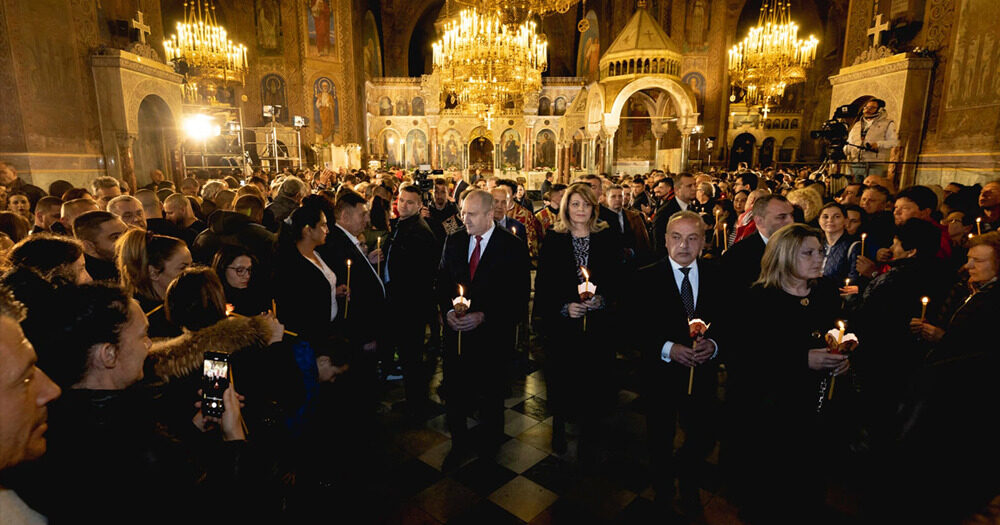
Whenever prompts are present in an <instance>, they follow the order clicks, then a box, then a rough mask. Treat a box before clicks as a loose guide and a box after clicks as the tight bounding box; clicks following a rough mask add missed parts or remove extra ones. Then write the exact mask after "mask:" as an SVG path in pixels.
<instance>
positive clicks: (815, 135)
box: [809, 105, 854, 161]
mask: <svg viewBox="0 0 1000 525" xmlns="http://www.w3.org/2000/svg"><path fill="white" fill-rule="evenodd" d="M853 116H854V115H853V114H852V113H851V106H848V105H844V106H840V107H838V108H837V109H836V110H834V112H833V116H832V117H830V120H827V121H826V122H824V123H823V125H822V126H820V128H819V129H815V130H812V131H810V132H809V137H810V138H812V139H813V140H819V141H820V142H821V143H822V144H823V151H824V154H825V155H824V156H825V157H826V158H827V159H830V160H835V161H836V160H844V159H846V158H847V156H846V155H845V154H844V146H845V145H847V136H848V135H849V134H850V128H848V126H847V120H848V119H850V118H852V117H853Z"/></svg>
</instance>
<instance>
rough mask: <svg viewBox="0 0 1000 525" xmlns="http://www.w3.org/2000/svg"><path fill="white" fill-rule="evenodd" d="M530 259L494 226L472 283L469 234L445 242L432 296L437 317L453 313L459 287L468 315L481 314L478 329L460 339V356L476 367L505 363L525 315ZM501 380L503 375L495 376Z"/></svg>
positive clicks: (450, 334)
mask: <svg viewBox="0 0 1000 525" xmlns="http://www.w3.org/2000/svg"><path fill="white" fill-rule="evenodd" d="M530 279H531V277H530V259H529V257H528V250H527V249H526V248H525V246H524V244H523V243H522V242H521V241H520V240H519V239H517V238H516V237H514V235H512V234H511V233H510V232H508V231H507V230H504V229H503V228H499V227H496V226H494V229H493V233H492V235H491V237H490V242H489V244H487V245H486V249H485V250H484V251H483V253H482V255H481V257H480V259H479V266H478V267H477V270H476V276H475V279H470V277H469V234H468V232H466V231H465V230H462V231H460V232H456V233H455V234H453V235H451V236H449V237H448V240H447V241H446V242H445V247H444V253H443V255H442V256H441V267H440V269H439V270H438V279H437V289H436V296H437V300H438V303H439V305H440V307H441V312H448V311H449V310H451V309H452V308H453V305H452V299H454V298H455V297H457V296H458V285H459V284H461V285H462V286H463V287H464V288H465V297H466V298H467V299H469V300H470V301H471V302H472V305H471V307H470V309H469V311H470V312H483V313H484V314H485V319H484V322H483V324H481V325H479V327H478V328H476V329H475V330H472V331H469V332H463V334H462V355H463V356H466V357H468V358H469V359H471V360H475V361H478V362H481V363H496V364H504V366H506V365H505V363H506V361H505V359H504V358H505V357H506V356H508V355H509V353H510V351H511V349H512V348H513V346H514V325H515V324H517V323H518V322H519V321H520V320H522V319H524V318H525V316H526V315H527V313H528V312H527V309H528V297H529V294H530V285H531V282H530ZM445 335H446V341H447V344H448V347H449V349H450V352H451V353H455V352H456V345H457V339H456V337H455V332H454V331H452V330H451V328H450V327H449V326H448V324H447V323H445ZM496 375H498V376H502V375H503V374H500V373H498V374H496Z"/></svg>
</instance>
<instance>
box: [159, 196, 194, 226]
mask: <svg viewBox="0 0 1000 525" xmlns="http://www.w3.org/2000/svg"><path fill="white" fill-rule="evenodd" d="M163 216H164V218H165V219H167V220H168V221H170V222H172V223H174V224H176V225H178V226H180V227H182V228H187V227H188V225H189V224H190V222H193V221H192V219H193V217H194V208H192V207H191V201H189V200H188V197H187V195H185V194H183V193H174V194H173V195H171V196H169V197H167V199H166V200H165V201H163Z"/></svg>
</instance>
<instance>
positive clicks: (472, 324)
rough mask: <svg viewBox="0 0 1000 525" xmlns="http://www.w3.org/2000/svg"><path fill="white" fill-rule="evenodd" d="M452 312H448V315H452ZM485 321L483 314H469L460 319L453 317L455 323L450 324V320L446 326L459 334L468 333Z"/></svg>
mask: <svg viewBox="0 0 1000 525" xmlns="http://www.w3.org/2000/svg"><path fill="white" fill-rule="evenodd" d="M453 314H454V312H450V313H449V314H448V315H449V316H451V315H453ZM485 319H486V314H484V313H483V312H470V313H467V314H465V315H463V316H462V317H458V316H457V315H455V322H454V323H452V322H451V321H450V320H449V321H448V324H449V325H451V327H452V329H454V330H456V331H459V332H468V331H470V330H475V329H476V328H478V327H479V325H481V324H483V321H484V320H485Z"/></svg>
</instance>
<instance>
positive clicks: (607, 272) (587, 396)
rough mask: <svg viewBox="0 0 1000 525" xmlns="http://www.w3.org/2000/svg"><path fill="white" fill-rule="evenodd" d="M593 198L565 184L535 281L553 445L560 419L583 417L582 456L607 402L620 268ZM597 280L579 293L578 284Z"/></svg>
mask: <svg viewBox="0 0 1000 525" xmlns="http://www.w3.org/2000/svg"><path fill="white" fill-rule="evenodd" d="M599 206H600V205H599V203H598V200H597V195H596V194H595V193H594V191H593V190H592V189H591V187H590V186H589V185H588V184H586V183H575V184H573V185H571V186H570V187H569V188H567V189H566V192H565V193H564V194H563V197H562V202H561V203H560V205H559V217H558V219H557V220H556V224H555V226H554V227H553V229H552V230H551V231H550V232H549V234H548V235H546V236H545V239H544V241H543V242H542V247H541V251H540V254H539V257H538V274H537V276H536V278H535V303H534V304H535V306H534V315H535V316H536V317H537V318H538V319H539V321H540V325H539V328H540V329H541V333H542V334H543V336H544V338H545V345H544V346H545V361H546V370H545V378H546V381H547V386H548V395H549V397H548V398H547V401H548V407H549V410H550V411H551V412H552V413H553V416H554V419H553V425H552V448H553V450H555V451H556V452H561V451H564V450H565V448H566V435H565V422H566V419H567V418H580V419H581V423H582V424H583V426H584V428H583V429H582V435H581V442H580V449H579V450H580V451H581V452H580V453H581V454H583V455H586V454H587V453H588V452H589V450H588V445H589V439H590V425H589V423H590V422H591V421H593V420H594V419H596V418H597V417H599V416H600V414H601V412H602V411H603V410H605V409H609V408H610V407H611V402H613V400H614V398H613V395H612V394H613V391H612V390H611V389H610V374H609V373H608V371H609V370H610V367H611V366H612V365H613V364H614V357H615V355H614V346H613V345H611V344H609V343H610V342H611V341H610V339H611V338H610V335H611V329H612V326H611V323H612V318H611V316H610V315H609V312H610V311H612V310H613V309H614V306H615V301H616V298H617V294H618V291H619V287H618V282H619V277H620V275H621V273H622V268H623V266H622V260H623V255H624V252H623V249H622V246H621V244H620V242H619V241H618V238H617V236H615V235H614V233H613V230H611V229H609V228H608V224H607V223H606V222H604V221H601V220H599V219H598V212H599ZM588 282H589V283H590V284H592V285H595V286H596V287H597V288H596V291H595V292H594V295H593V297H590V298H589V299H586V300H583V299H581V297H580V289H581V285H586V284H587V283H588Z"/></svg>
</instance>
